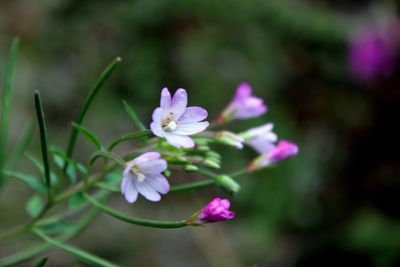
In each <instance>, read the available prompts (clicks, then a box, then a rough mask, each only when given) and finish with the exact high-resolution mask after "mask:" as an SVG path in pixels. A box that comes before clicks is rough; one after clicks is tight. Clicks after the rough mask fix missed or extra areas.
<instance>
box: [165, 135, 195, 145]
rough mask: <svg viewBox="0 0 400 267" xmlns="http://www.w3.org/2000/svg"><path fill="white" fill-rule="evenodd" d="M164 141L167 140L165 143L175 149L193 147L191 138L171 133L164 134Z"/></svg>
mask: <svg viewBox="0 0 400 267" xmlns="http://www.w3.org/2000/svg"><path fill="white" fill-rule="evenodd" d="M164 135H165V139H167V142H168V143H169V144H170V145H173V146H174V147H177V148H181V147H183V148H193V147H194V141H193V140H192V138H190V137H188V136H182V135H177V134H173V133H164Z"/></svg>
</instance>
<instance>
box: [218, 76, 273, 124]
mask: <svg viewBox="0 0 400 267" xmlns="http://www.w3.org/2000/svg"><path fill="white" fill-rule="evenodd" d="M265 112H267V107H266V105H265V104H264V101H263V100H262V99H261V98H258V97H256V96H254V95H253V94H252V89H251V87H250V85H249V84H247V83H241V84H240V85H239V86H238V87H237V89H236V94H235V97H234V98H233V100H232V101H231V103H230V104H229V105H228V107H227V108H226V109H225V110H224V111H223V112H222V114H221V116H220V118H219V119H218V123H220V124H221V123H224V122H228V121H231V120H234V119H249V118H255V117H259V116H261V115H262V114H264V113H265Z"/></svg>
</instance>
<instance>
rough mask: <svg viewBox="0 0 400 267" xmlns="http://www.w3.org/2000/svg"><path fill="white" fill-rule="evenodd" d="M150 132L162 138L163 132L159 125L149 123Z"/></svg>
mask: <svg viewBox="0 0 400 267" xmlns="http://www.w3.org/2000/svg"><path fill="white" fill-rule="evenodd" d="M150 130H151V132H152V133H153V134H154V135H155V136H158V137H164V130H163V129H162V127H161V123H158V122H154V121H153V122H152V123H150Z"/></svg>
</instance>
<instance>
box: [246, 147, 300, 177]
mask: <svg viewBox="0 0 400 267" xmlns="http://www.w3.org/2000/svg"><path fill="white" fill-rule="evenodd" d="M298 153H299V148H298V146H297V145H296V144H294V143H292V142H289V141H285V140H281V141H279V142H278V144H277V145H276V146H274V147H273V148H272V149H270V150H267V151H265V152H264V153H263V154H262V155H261V156H260V157H258V158H256V159H255V160H254V161H253V162H252V163H251V164H250V165H249V166H248V167H247V170H248V171H249V172H252V171H255V170H258V169H261V168H265V167H268V166H270V165H273V164H275V163H278V162H280V161H282V160H285V159H288V158H291V157H294V156H296V155H297V154H298Z"/></svg>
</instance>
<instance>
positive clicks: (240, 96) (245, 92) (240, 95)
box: [234, 83, 252, 101]
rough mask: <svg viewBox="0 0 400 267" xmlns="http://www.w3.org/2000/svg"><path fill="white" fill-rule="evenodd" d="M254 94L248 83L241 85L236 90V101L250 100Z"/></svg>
mask: <svg viewBox="0 0 400 267" xmlns="http://www.w3.org/2000/svg"><path fill="white" fill-rule="evenodd" d="M251 93H252V90H251V86H250V84H248V83H241V84H239V86H238V87H237V89H236V93H235V97H234V100H235V101H243V100H245V99H246V98H248V97H249V96H250V95H251Z"/></svg>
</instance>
